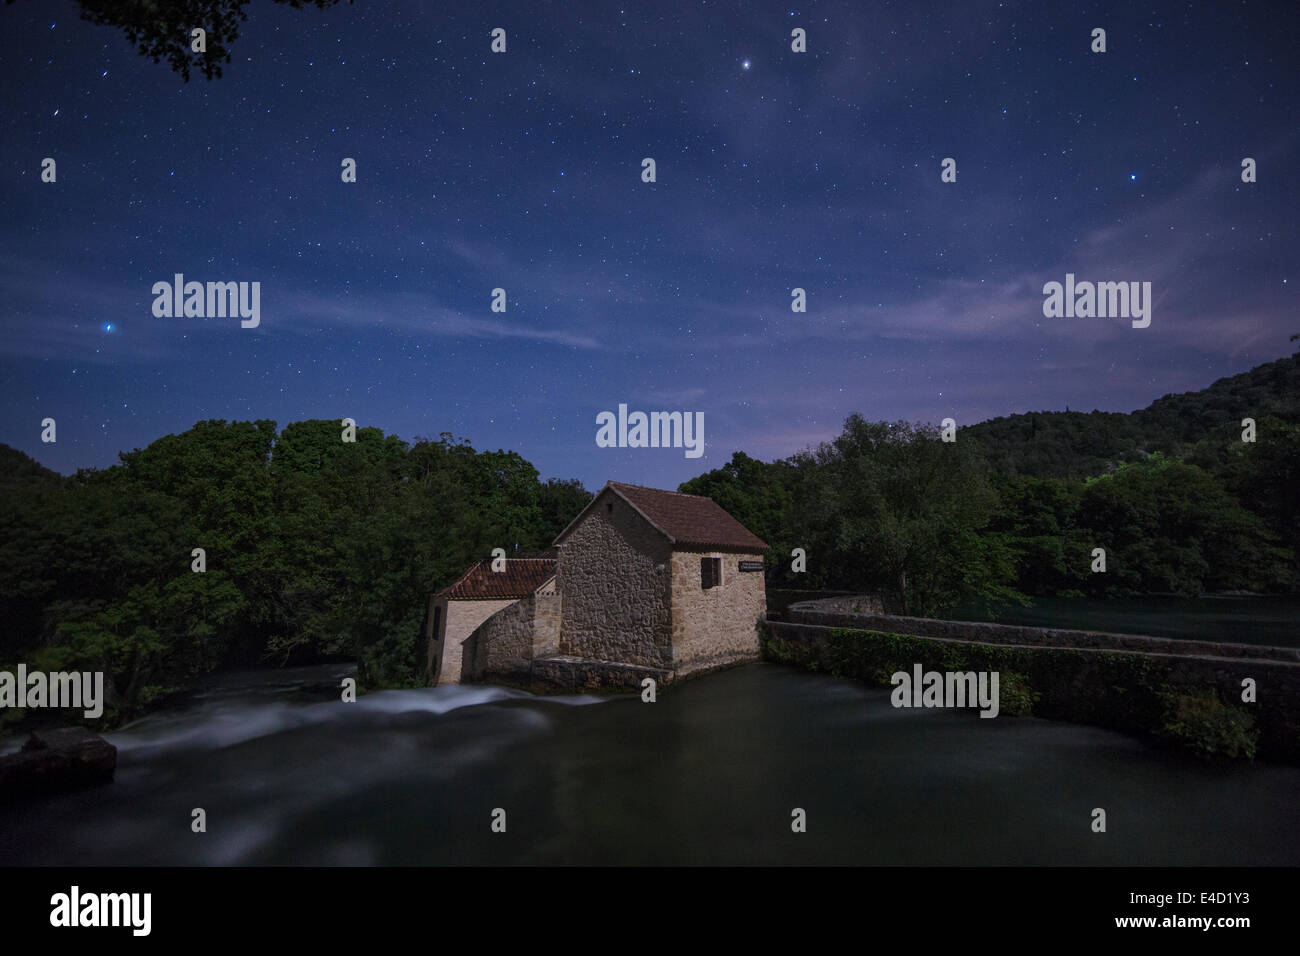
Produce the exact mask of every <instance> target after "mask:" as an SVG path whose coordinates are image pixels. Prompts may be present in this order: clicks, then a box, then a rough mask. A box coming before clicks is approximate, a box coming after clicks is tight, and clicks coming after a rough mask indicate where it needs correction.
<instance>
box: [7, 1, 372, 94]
mask: <svg viewBox="0 0 1300 956" xmlns="http://www.w3.org/2000/svg"><path fill="white" fill-rule="evenodd" d="M5 2H6V3H13V2H14V0H5ZM274 2H275V3H278V4H281V5H282V6H287V7H293V8H294V9H295V10H301V9H302V8H303V7H307V6H314V7H316V8H318V9H321V10H325V9H327V8H329V7H333V6H336V5H337V4H338V3H339V2H340V0H274ZM348 3H352V0H348ZM77 5H78V6H79V7H81V18H82V19H83V20H89V21H90V22H91V23H95V24H100V25H105V26H111V27H116V28H118V29H119V30H121V31H122V32H123V33H125V34H126V38H127V40H128V41H130V43H131V44H132V45H133V46H134V47H135V48H136V52H137V53H139V54H140V55H141V56H147V57H151V58H152V59H153V61H154V62H155V63H157V62H159V61H160V60H162V59H163V58H166V60H167V62H168V63H169V64H170V65H171V68H172V70H173V71H175V72H176V73H178V74H180V76H181V79H183V80H184V81H185V82H186V83H188V82H189V80H190V69H191V68H193V69H197V70H199V71H200V72H202V74H203V75H204V76H205V77H207V78H208V79H209V80H212V79H216V78H217V77H219V76H221V64H223V63H229V62H230V60H231V57H230V45H231V44H232V43H234V42H235V40H237V39H238V38H239V24H240V22H241V21H244V20H247V19H248V14H247V13H245V12H244V8H245V7H247V6H248V0H77ZM195 27H201V28H202V29H203V30H204V31H205V32H206V34H207V35H206V38H205V46H206V50H205V51H204V52H201V53H200V52H195V51H194V50H193V49H192V40H191V34H190V31H191V30H193V29H194V28H195Z"/></svg>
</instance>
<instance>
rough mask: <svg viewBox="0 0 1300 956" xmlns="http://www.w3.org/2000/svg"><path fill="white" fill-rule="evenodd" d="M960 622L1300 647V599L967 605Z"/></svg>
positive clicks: (1049, 599) (956, 613)
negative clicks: (1029, 605) (992, 606)
mask: <svg viewBox="0 0 1300 956" xmlns="http://www.w3.org/2000/svg"><path fill="white" fill-rule="evenodd" d="M944 616H945V617H949V618H952V619H953V620H956V621H997V622H998V623H1000V624H1023V625H1027V626H1030V627H1067V628H1075V629H1079V630H1092V631H1117V632H1119V633H1121V634H1151V635H1153V636H1156V637H1175V638H1180V639H1186V640H1199V641H1222V642H1225V643H1232V644H1270V645H1273V646H1275V647H1300V597H1297V596H1296V595H1278V596H1267V597H1257V596H1248V597H1236V596H1228V595H1222V596H1212V597H1201V598H1181V597H1172V596H1170V597H1154V596H1141V597H1132V598H1106V599H1104V600H1097V599H1090V598H1060V597H1040V598H1035V599H1034V606H1033V607H1014V606H1012V607H998V608H996V609H991V608H989V607H987V606H985V605H983V604H979V603H975V604H968V605H964V606H962V607H959V608H957V609H956V610H955V611H953V612H952V613H951V614H947V615H944Z"/></svg>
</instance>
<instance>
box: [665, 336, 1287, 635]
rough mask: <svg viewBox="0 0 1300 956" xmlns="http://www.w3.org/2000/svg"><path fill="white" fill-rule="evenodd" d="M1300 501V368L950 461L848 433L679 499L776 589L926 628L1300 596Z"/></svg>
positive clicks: (908, 429)
mask: <svg viewBox="0 0 1300 956" xmlns="http://www.w3.org/2000/svg"><path fill="white" fill-rule="evenodd" d="M1247 418H1249V419H1252V420H1253V421H1254V423H1255V436H1254V437H1255V440H1254V441H1243V440H1242V437H1243V431H1244V427H1243V424H1242V422H1243V419H1247ZM1297 488H1300V360H1298V359H1297V358H1296V357H1295V356H1292V357H1290V358H1286V359H1281V360H1279V361H1276V362H1270V363H1268V364H1266V365H1261V366H1259V367H1257V368H1254V369H1252V370H1250V371H1249V372H1245V373H1243V374H1241V375H1235V376H1232V377H1231V378H1225V379H1221V380H1219V381H1217V382H1215V383H1214V384H1213V385H1211V386H1210V387H1209V388H1207V389H1205V390H1204V391H1201V392H1191V393H1188V394H1185V395H1167V396H1165V397H1164V398H1162V399H1160V400H1158V401H1156V402H1154V403H1153V404H1152V405H1151V406H1150V407H1149V408H1147V409H1143V410H1141V411H1138V412H1134V413H1133V414H1132V415H1123V414H1118V413H1111V412H1092V413H1081V412H1035V413H1031V414H1027V415H1013V416H1010V417H1008V418H999V419H994V420H992V421H989V422H983V423H981V424H978V425H973V426H971V427H969V428H964V429H961V430H960V431H959V432H958V439H957V441H956V442H955V443H948V444H945V443H942V442H940V441H938V439H937V436H936V434H935V432H934V430H933V429H932V428H929V427H926V426H917V425H908V424H906V423H892V424H890V423H885V422H875V423H870V422H866V421H864V420H863V419H861V418H860V417H858V416H853V417H851V418H849V419H848V420H847V421H846V422H845V425H844V431H843V433H842V434H841V435H840V436H839V437H838V438H836V439H835V440H834V441H831V442H828V443H825V444H823V445H821V446H820V447H818V448H816V449H810V450H809V451H807V452H804V453H801V454H798V455H794V456H793V457H791V458H789V459H787V460H785V461H776V462H772V463H770V464H769V463H764V462H760V461H756V460H754V459H752V458H750V457H748V456H747V455H745V454H744V453H743V452H737V453H736V454H735V456H734V457H733V458H732V460H731V462H730V463H729V464H728V465H726V466H724V467H723V468H719V469H717V470H715V471H711V472H708V473H707V474H704V475H700V476H699V477H697V478H694V479H692V480H690V481H688V482H686V483H685V484H683V485H682V486H681V490H682V491H685V492H690V493H694V494H703V495H708V496H709V497H711V498H713V499H714V500H715V501H717V502H718V503H719V504H721V505H722V506H723V507H724V508H726V509H727V510H728V511H729V512H731V513H732V514H733V515H735V516H736V517H737V518H738V519H739V520H740V521H741V522H742V523H744V524H745V525H747V526H748V527H749V528H751V529H752V530H753V531H754V532H755V533H756V534H758V535H759V536H760V537H762V538H763V539H764V540H766V541H767V542H768V543H769V544H771V545H772V546H773V547H772V550H771V552H770V553H769V554H768V557H767V565H768V581H769V584H770V585H771V586H775V587H787V588H811V589H817V588H834V589H845V590H858V589H860V590H864V591H873V592H877V593H879V594H881V595H882V596H883V597H884V599H885V603H886V607H887V608H888V609H890V610H894V611H898V612H903V611H906V612H907V613H924V614H932V613H937V612H940V611H942V610H944V609H945V608H947V607H950V606H951V605H952V604H953V603H954V602H957V601H960V600H962V599H970V598H984V599H990V600H993V601H995V602H997V601H1003V602H1018V601H1022V600H1024V599H1025V598H1026V597H1027V596H1048V595H1062V596H1071V595H1084V594H1091V595H1097V596H1104V595H1120V594H1136V593H1167V594H1182V595H1196V594H1200V593H1203V592H1206V591H1253V592H1279V591H1289V592H1292V593H1294V592H1295V591H1296V590H1297V588H1300V565H1298V564H1297V555H1298V554H1300V492H1297V490H1296V489H1297ZM796 547H799V548H804V549H805V551H806V553H807V562H808V563H807V570H806V572H804V573H800V574H796V573H794V572H793V571H792V570H791V562H792V558H791V556H790V554H791V550H792V549H793V548H796ZM1094 548H1103V549H1104V550H1105V552H1106V556H1107V571H1106V573H1105V574H1099V573H1093V571H1092V552H1093V549H1094Z"/></svg>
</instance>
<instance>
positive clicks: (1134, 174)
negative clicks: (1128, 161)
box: [1128, 173, 1138, 182]
mask: <svg viewBox="0 0 1300 956" xmlns="http://www.w3.org/2000/svg"><path fill="white" fill-rule="evenodd" d="M1128 178H1129V179H1132V180H1134V181H1135V182H1136V181H1137V178H1138V174H1137V173H1129V174H1128Z"/></svg>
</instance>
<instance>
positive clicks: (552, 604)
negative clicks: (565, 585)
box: [533, 587, 564, 659]
mask: <svg viewBox="0 0 1300 956" xmlns="http://www.w3.org/2000/svg"><path fill="white" fill-rule="evenodd" d="M533 604H534V605H535V607H536V612H535V614H534V617H533V657H534V659H536V658H538V657H551V656H553V655H555V654H558V653H560V625H561V620H562V617H563V612H564V606H563V601H562V599H561V597H560V595H559V594H558V593H557V592H556V591H555V589H554V587H552V588H551V589H550V590H547V591H542V592H540V593H538V594H536V595H534V600H533Z"/></svg>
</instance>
